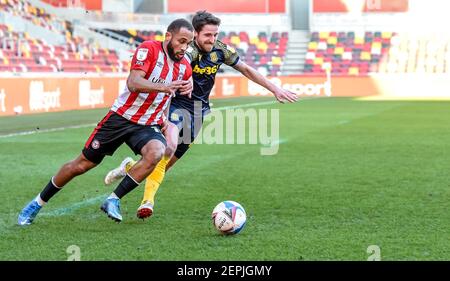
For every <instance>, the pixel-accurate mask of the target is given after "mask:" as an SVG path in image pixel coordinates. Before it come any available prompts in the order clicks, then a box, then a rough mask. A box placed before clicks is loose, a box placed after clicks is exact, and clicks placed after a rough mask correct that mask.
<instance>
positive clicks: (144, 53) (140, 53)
mask: <svg viewBox="0 0 450 281" xmlns="http://www.w3.org/2000/svg"><path fill="white" fill-rule="evenodd" d="M153 52H154V51H153V49H152V46H151V45H150V44H146V43H145V42H144V43H142V44H141V45H139V46H138V47H137V49H136V51H135V52H134V55H133V59H132V60H131V70H142V71H144V72H145V73H147V72H148V70H149V69H150V66H151V64H152V57H153Z"/></svg>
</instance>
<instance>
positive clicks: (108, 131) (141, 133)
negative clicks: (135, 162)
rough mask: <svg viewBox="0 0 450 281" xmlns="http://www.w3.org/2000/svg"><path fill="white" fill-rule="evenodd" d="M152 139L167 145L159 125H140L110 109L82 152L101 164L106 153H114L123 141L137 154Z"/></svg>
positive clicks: (89, 158)
mask: <svg viewBox="0 0 450 281" xmlns="http://www.w3.org/2000/svg"><path fill="white" fill-rule="evenodd" d="M150 140H159V141H160V142H162V143H163V144H164V146H166V139H165V138H164V135H163V134H162V133H161V127H160V126H159V125H152V126H150V125H139V124H136V123H133V122H131V121H129V120H127V119H125V118H123V117H122V116H120V115H119V114H117V113H115V112H114V111H109V112H108V114H107V115H106V116H105V117H104V118H103V120H102V121H100V122H99V123H98V124H97V127H95V129H94V131H93V132H92V134H91V136H90V137H89V139H88V140H87V142H86V144H85V146H84V148H83V151H82V153H83V155H84V156H85V157H86V158H87V159H88V160H89V161H92V162H94V163H96V164H99V163H100V162H102V160H103V158H105V156H106V155H113V153H114V152H115V151H116V150H117V148H119V146H121V145H122V144H123V143H126V144H127V145H128V146H129V147H130V148H131V150H133V152H134V153H135V154H141V149H142V148H143V147H144V145H146V144H147V143H148V142H149V141H150Z"/></svg>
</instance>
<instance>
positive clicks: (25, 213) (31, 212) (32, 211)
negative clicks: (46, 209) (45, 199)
mask: <svg viewBox="0 0 450 281" xmlns="http://www.w3.org/2000/svg"><path fill="white" fill-rule="evenodd" d="M41 209H42V206H40V205H39V204H38V202H37V201H36V200H35V199H33V200H32V201H31V202H30V203H28V204H27V205H26V206H25V208H23V209H22V211H21V212H20V214H19V218H18V219H17V223H18V224H19V225H30V224H31V223H32V222H33V220H34V219H35V218H36V216H37V214H38V213H39V211H40V210H41Z"/></svg>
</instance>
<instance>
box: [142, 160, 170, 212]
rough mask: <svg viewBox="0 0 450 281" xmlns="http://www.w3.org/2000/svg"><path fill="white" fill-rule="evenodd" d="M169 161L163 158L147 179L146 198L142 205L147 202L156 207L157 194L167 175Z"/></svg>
mask: <svg viewBox="0 0 450 281" xmlns="http://www.w3.org/2000/svg"><path fill="white" fill-rule="evenodd" d="M169 160H170V158H168V157H163V159H161V161H159V163H158V164H157V165H156V167H155V169H154V170H153V172H152V173H151V174H150V175H149V176H148V177H147V179H146V181H145V191H144V198H143V199H142V203H141V204H144V203H145V201H149V202H150V203H151V204H152V205H155V194H156V192H157V191H158V188H159V186H160V185H161V183H162V181H163V179H164V176H165V175H166V166H167V163H169Z"/></svg>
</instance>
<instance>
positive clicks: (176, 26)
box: [167, 19, 194, 33]
mask: <svg viewBox="0 0 450 281" xmlns="http://www.w3.org/2000/svg"><path fill="white" fill-rule="evenodd" d="M183 27H184V28H186V29H187V30H189V31H194V27H193V26H192V24H191V23H190V22H188V21H187V20H185V19H176V20H174V21H173V22H171V23H170V24H169V26H168V27H167V32H170V33H177V32H178V31H180V29H181V28H183Z"/></svg>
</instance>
